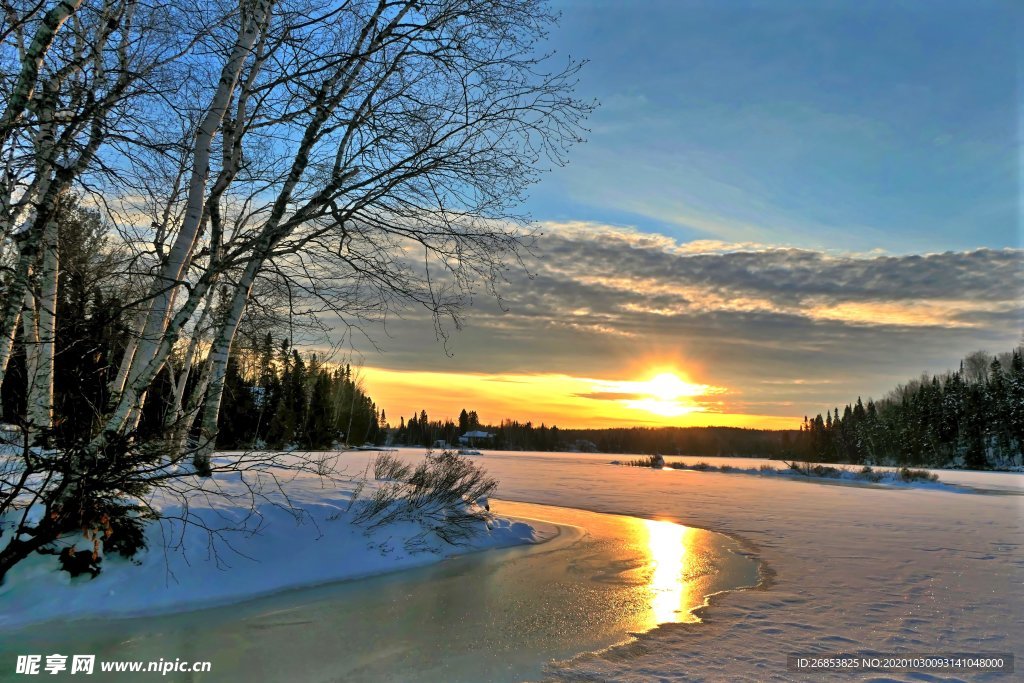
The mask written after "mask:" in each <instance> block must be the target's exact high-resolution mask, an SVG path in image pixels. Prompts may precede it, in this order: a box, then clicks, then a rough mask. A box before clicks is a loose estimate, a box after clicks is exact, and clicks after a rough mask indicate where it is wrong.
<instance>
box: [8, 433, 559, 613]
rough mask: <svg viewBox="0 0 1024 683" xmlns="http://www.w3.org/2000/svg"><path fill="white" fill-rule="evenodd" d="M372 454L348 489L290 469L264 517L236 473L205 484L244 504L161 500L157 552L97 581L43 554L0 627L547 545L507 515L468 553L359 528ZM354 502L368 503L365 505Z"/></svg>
mask: <svg viewBox="0 0 1024 683" xmlns="http://www.w3.org/2000/svg"><path fill="white" fill-rule="evenodd" d="M365 455H368V456H370V457H368V458H365V461H366V462H364V461H360V464H359V467H358V468H355V467H352V466H348V467H346V471H347V472H354V473H356V474H357V475H358V477H350V478H349V480H348V482H347V483H344V484H343V485H341V486H333V485H326V486H325V482H324V480H322V479H321V478H319V477H317V476H313V475H309V474H303V475H299V476H297V477H295V474H294V473H287V474H286V476H287V478H289V479H291V481H289V482H288V483H287V484H286V488H285V490H286V491H287V495H288V499H289V500H290V501H291V505H290V506H289V505H285V504H284V503H285V501H284V499H283V498H282V497H281V496H280V494H277V493H275V492H274V491H273V489H272V488H270V489H268V490H267V491H266V492H265V493H266V498H267V499H266V500H263V501H260V502H259V504H258V505H257V507H256V510H255V512H253V511H252V510H251V506H250V505H249V502H250V500H251V499H250V497H249V496H248V495H247V489H246V488H244V487H242V486H241V485H240V482H239V480H238V477H237V475H234V476H231V477H229V476H220V475H218V476H216V477H214V478H213V480H207V481H206V482H205V486H206V488H208V489H217V490H219V491H220V492H223V493H228V494H233V495H236V496H237V498H236V499H235V500H229V501H225V500H224V499H222V498H220V497H214V496H206V495H203V494H202V493H201V492H200V493H196V494H195V495H192V496H191V497H190V499H189V501H188V506H187V509H183V507H182V505H181V504H180V503H179V502H177V501H175V500H170V499H167V500H156V501H155V507H158V508H160V509H161V513H162V515H163V516H164V517H163V519H162V520H161V521H160V522H159V523H156V524H150V525H149V528H148V532H147V543H148V546H149V547H148V549H147V550H145V551H143V552H142V553H139V554H138V555H136V557H135V558H134V560H127V559H124V558H122V557H120V556H119V555H110V556H107V557H104V558H103V560H102V563H101V567H102V572H101V573H100V574H99V576H97V577H96V578H94V579H93V578H90V577H89V576H87V575H86V576H79V577H76V578H71V577H70V575H69V574H67V573H66V572H62V571H56V569H57V566H58V562H57V558H56V557H55V556H53V555H33V556H32V557H30V558H29V559H27V560H25V561H23V562H21V563H20V564H19V565H17V566H16V567H14V568H13V569H12V570H11V571H10V572H9V573H8V576H7V580H6V581H5V582H4V585H2V586H0V631H2V630H4V629H9V628H16V627H20V626H24V625H27V624H31V623H35V622H41V621H46V620H49V619H54V618H61V619H73V618H76V617H98V616H112V617H113V616H138V615H143V614H154V613H160V612H170V611H180V610H187V609H190V608H191V609H196V608H200V607H210V606H213V605H216V604H223V603H230V602H237V601H239V600H244V599H246V598H250V597H254V596H256V595H262V594H266V593H271V592H275V591H279V590H283V589H286V588H295V587H299V586H310V585H315V584H319V583H326V582H329V581H337V580H342V579H353V578H358V577H363V576H369V575H373V574H380V573H384V572H391V571H396V570H399V569H406V568H409V567H414V566H420V565H424V564H428V563H431V562H436V561H439V560H441V559H444V558H445V557H450V556H453V555H456V554H462V553H466V552H469V551H472V550H480V549H484V548H494V547H504V546H510V545H516V544H520V543H532V542H538V541H539V540H542V535H543V534H542V533H540V532H538V530H535V529H534V528H533V527H531V526H530V525H528V524H525V523H523V522H513V521H509V520H506V519H500V518H495V519H492V520H491V521H490V522H489V523H487V524H485V523H484V522H481V524H480V527H481V528H480V533H479V534H477V536H476V537H475V538H474V539H473V540H472V541H470V545H468V546H458V547H456V546H452V545H448V544H446V543H444V542H442V541H441V540H440V539H438V538H437V537H436V536H435V535H434V534H432V533H429V532H427V533H425V530H424V528H423V527H422V526H420V525H419V524H417V523H412V522H404V523H397V524H391V525H387V526H384V527H380V528H378V529H376V530H374V531H373V532H372V533H371V532H367V531H366V530H365V529H364V528H363V527H361V526H357V525H353V524H352V523H351V518H352V516H353V515H354V514H355V512H356V510H358V508H359V505H360V502H361V501H363V500H365V499H367V498H368V497H369V496H371V495H372V494H373V491H374V490H375V488H376V486H377V483H375V482H373V480H372V477H370V481H369V482H368V485H367V486H366V487H365V488H362V489H361V490H359V489H358V487H357V486H356V482H357V481H358V478H359V477H361V475H362V473H363V472H364V470H365V466H366V463H367V462H368V461H369V459H371V458H372V456H373V455H375V454H365ZM420 455H421V456H422V453H421V454H420ZM341 457H345V456H341ZM349 465H351V464H349ZM282 476H285V475H282ZM292 477H295V478H294V479H292ZM250 483H252V477H251V476H250ZM263 483H264V484H267V483H268V482H266V481H265V482H263ZM353 495H357V496H358V499H357V500H356V501H355V503H354V504H353V503H352V498H353ZM484 504H485V503H484ZM186 515H187V516H188V517H189V519H190V521H191V523H190V524H188V525H183V524H182V523H181V521H180V519H181V518H182V517H184V516H186ZM2 522H3V520H0V523H2ZM7 527H8V528H9V527H10V521H9V520H8V521H7ZM210 531H212V532H214V533H213V534H212V535H211V533H210ZM549 531H550V530H549ZM76 542H77V548H78V549H79V550H85V549H91V547H92V544H91V542H89V541H87V540H85V539H81V538H71V537H69V538H65V539H64V540H63V541H62V543H65V544H67V545H72V544H75V543H76Z"/></svg>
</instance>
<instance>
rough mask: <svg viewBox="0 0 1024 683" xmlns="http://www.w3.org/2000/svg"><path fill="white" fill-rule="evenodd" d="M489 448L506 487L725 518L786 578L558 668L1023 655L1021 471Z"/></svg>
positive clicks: (624, 673)
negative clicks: (702, 467) (651, 461)
mask: <svg viewBox="0 0 1024 683" xmlns="http://www.w3.org/2000/svg"><path fill="white" fill-rule="evenodd" d="M616 457H619V458H621V459H623V460H628V459H630V458H629V457H628V456H616ZM484 460H486V466H487V469H488V472H489V473H491V474H492V475H493V476H495V477H497V478H498V479H499V480H500V481H501V487H500V489H499V491H498V493H497V496H498V497H501V498H505V499H510V500H517V501H524V502H534V503H548V504H557V505H563V506H570V507H578V508H585V509H588V510H594V511H598V512H618V513H624V514H632V515H637V516H641V517H649V518H657V519H667V520H672V521H677V522H680V523H682V524H686V525H688V526H698V527H703V528H707V529H711V530H714V531H720V532H724V533H727V534H729V535H732V536H734V537H735V538H737V539H739V540H741V541H742V542H743V543H744V545H745V546H746V547H747V548H748V549H749V550H750V551H751V552H752V553H754V554H755V555H756V556H757V557H758V558H759V559H760V560H761V561H762V562H764V563H766V566H767V568H768V569H769V570H770V572H771V574H772V576H773V578H772V580H771V581H770V582H769V583H768V584H767V585H765V586H763V588H762V589H760V590H749V591H739V592H730V593H726V594H723V595H720V596H717V597H716V598H714V599H713V600H712V603H711V606H710V607H709V608H707V609H705V610H703V611H702V612H701V613H700V617H701V619H702V620H703V623H700V624H666V625H663V626H660V627H658V628H657V629H655V630H653V631H651V632H649V633H647V634H645V635H642V636H640V637H639V639H638V640H637V641H636V642H635V643H634V644H632V645H625V646H622V647H619V648H614V649H612V650H611V651H608V652H605V653H602V654H596V655H594V654H591V655H583V656H581V657H579V658H577V659H576V660H575V661H572V662H568V663H563V664H559V665H556V666H553V667H552V668H551V672H550V673H551V677H552V678H553V679H555V680H574V681H607V680H616V681H650V680H665V681H675V680H730V681H764V680H791V679H793V678H794V677H796V676H797V675H796V674H793V673H790V672H788V671H787V669H786V656H787V655H788V654H790V653H821V654H824V653H839V652H849V653H857V652H862V651H874V652H883V653H884V652H903V653H940V652H1002V653H1017V654H1022V653H1024V585H1022V583H1024V531H1022V528H1021V521H1022V513H1024V497H1022V496H1024V475H1021V474H1016V473H997V472H960V471H953V472H947V471H938V474H939V476H940V477H941V479H942V481H944V482H948V483H955V484H964V485H970V486H975V487H977V488H980V489H985V490H988V491H994V492H1000V493H1002V494H1003V495H993V494H985V493H968V494H964V493H962V492H952V491H944V490H939V489H933V488H922V487H907V488H881V487H864V486H849V485H843V486H832V485H827V484H822V483H818V482H817V481H814V480H806V479H803V478H799V479H789V478H784V477H755V476H733V475H731V474H727V473H715V472H696V471H687V470H678V471H675V470H673V471H666V470H651V469H648V468H640V467H614V466H609V465H608V464H607V463H608V461H609V456H607V455H580V454H540V453H523V454H498V453H489V454H488V455H487V456H486V457H485V458H482V459H481V461H484ZM694 460H695V461H696V460H698V459H694ZM699 460H705V461H706V462H708V463H709V464H714V465H720V464H733V465H736V466H743V467H757V465H758V464H763V463H764V462H769V461H760V460H756V459H738V458H737V459H733V458H699ZM745 463H749V464H745ZM1018 665H1019V664H1018ZM800 678H805V679H806V680H820V679H822V678H824V676H821V675H807V676H800ZM842 678H843V680H870V681H878V680H907V681H910V680H914V681H920V680H949V681H952V680H997V679H998V675H997V674H988V675H983V674H965V675H962V676H955V675H953V674H941V675H939V674H936V675H923V674H921V673H910V672H906V673H885V674H879V673H861V674H848V675H843V676H842Z"/></svg>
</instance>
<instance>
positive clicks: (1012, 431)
mask: <svg viewBox="0 0 1024 683" xmlns="http://www.w3.org/2000/svg"><path fill="white" fill-rule="evenodd" d="M467 431H486V432H489V433H490V434H493V437H492V438H491V439H486V440H478V441H477V445H480V446H483V447H486V448H493V449H507V450H528V451H594V452H602V453H661V454H664V455H692V456H751V457H764V458H793V459H800V460H813V461H819V462H844V463H854V464H881V465H908V466H927V467H967V468H971V469H987V468H1006V467H1013V466H1018V465H1021V464H1024V350H1022V349H1021V348H1017V349H1014V350H1013V351H1010V352H1007V353H1003V354H1000V355H998V356H989V355H988V354H986V353H985V352H982V351H978V352H975V353H973V354H971V355H969V356H967V357H966V358H965V359H964V360H963V362H962V363H961V364H960V368H959V369H958V370H956V371H954V372H946V373H943V374H939V375H934V376H930V375H924V376H922V377H921V378H919V379H917V380H912V381H910V382H907V383H906V384H903V385H899V386H897V387H896V388H895V389H894V390H893V391H892V392H890V394H889V395H888V396H886V397H884V398H882V399H880V400H878V401H874V400H871V399H868V401H867V402H866V403H865V402H864V401H863V400H862V399H860V398H858V399H857V400H856V401H855V402H854V403H851V404H848V405H846V406H845V407H844V409H843V410H842V412H840V410H839V408H838V407H836V408H833V409H832V410H831V411H826V412H825V414H824V415H820V414H819V415H817V416H815V417H814V419H810V418H807V417H805V418H804V424H803V425H801V426H800V428H799V429H793V430H765V429H741V428H735V427H618V428H610V429H559V428H558V427H556V426H550V427H549V426H547V425H546V424H543V423H542V424H540V425H535V424H533V423H532V422H518V421H515V420H503V421H502V422H501V423H500V424H498V425H481V424H480V421H479V418H478V416H477V413H476V412H475V411H466V410H463V411H462V414H461V416H460V419H459V422H458V423H455V422H454V421H452V420H445V421H440V420H435V421H431V420H430V419H429V417H428V415H427V412H426V410H423V411H420V413H419V414H418V415H415V416H413V417H412V418H410V419H409V421H408V422H406V421H405V419H404V418H403V419H401V420H400V423H399V425H398V427H396V428H393V429H390V430H389V434H388V437H387V438H388V441H389V443H391V444H392V445H408V446H432V445H434V444H436V443H437V442H439V441H443V442H446V443H449V444H455V443H457V441H458V438H459V436H461V435H463V434H465V433H466V432H467ZM382 436H383V434H382Z"/></svg>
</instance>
